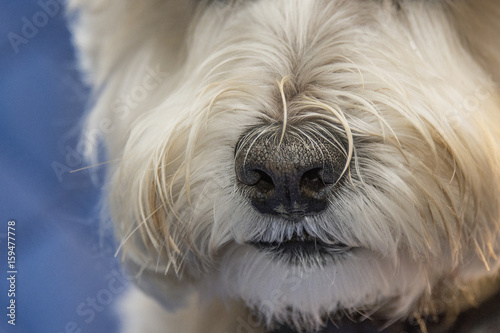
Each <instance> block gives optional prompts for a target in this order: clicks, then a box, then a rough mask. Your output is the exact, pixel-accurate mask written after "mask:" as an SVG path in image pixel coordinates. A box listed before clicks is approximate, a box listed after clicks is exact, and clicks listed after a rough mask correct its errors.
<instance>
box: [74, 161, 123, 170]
mask: <svg viewBox="0 0 500 333" xmlns="http://www.w3.org/2000/svg"><path fill="white" fill-rule="evenodd" d="M122 159H123V158H115V159H114V160H109V161H106V162H101V163H97V164H92V165H88V166H86V167H83V168H80V169H75V170H71V171H70V172H69V173H75V172H79V171H83V170H87V169H90V168H96V167H98V166H101V165H105V164H110V163H114V162H119V161H121V160H122Z"/></svg>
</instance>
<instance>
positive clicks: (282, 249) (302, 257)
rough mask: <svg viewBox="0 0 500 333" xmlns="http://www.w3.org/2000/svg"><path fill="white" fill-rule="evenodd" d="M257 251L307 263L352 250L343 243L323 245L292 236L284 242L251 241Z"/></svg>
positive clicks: (323, 243)
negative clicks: (310, 260)
mask: <svg viewBox="0 0 500 333" xmlns="http://www.w3.org/2000/svg"><path fill="white" fill-rule="evenodd" d="M249 244H251V245H253V246H255V247H256V248H257V249H259V250H261V251H265V252H269V253H271V254H273V255H275V256H277V257H278V258H280V259H287V260H288V261H289V262H290V263H307V261H309V260H308V259H316V260H323V259H327V258H336V257H337V256H339V255H344V254H348V253H349V252H351V250H352V249H353V248H354V247H352V246H349V245H347V244H344V243H340V242H338V243H331V244H328V243H325V242H323V241H321V240H319V239H318V238H315V237H313V236H310V235H300V236H298V235H296V234H295V235H293V236H292V237H291V238H290V239H287V240H284V241H281V242H280V241H275V242H264V241H251V242H249Z"/></svg>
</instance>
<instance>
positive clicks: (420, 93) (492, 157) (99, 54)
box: [70, 0, 500, 332]
mask: <svg viewBox="0 0 500 333" xmlns="http://www.w3.org/2000/svg"><path fill="white" fill-rule="evenodd" d="M398 6H399V8H397V7H398ZM70 10H71V11H73V12H74V13H76V14H77V15H78V19H77V21H76V22H75V28H74V30H75V42H76V44H77V46H78V47H79V50H80V52H81V53H80V54H81V58H82V65H83V67H84V70H85V71H86V73H87V78H88V82H89V83H90V84H91V85H93V87H94V88H95V104H94V106H93V109H92V112H91V113H90V115H89V117H88V121H87V126H86V133H85V134H84V136H83V140H87V141H89V144H96V143H97V142H100V141H102V142H104V144H105V148H106V150H107V153H108V158H109V160H111V161H114V160H116V161H117V162H113V163H111V164H110V166H109V193H110V199H109V205H110V209H111V212H112V218H113V220H114V224H115V229H116V234H117V237H118V239H119V240H120V250H121V253H122V257H123V259H124V264H125V266H126V267H127V269H128V270H129V272H130V274H131V275H132V276H133V277H134V279H135V281H136V284H137V286H138V287H139V288H140V289H141V290H142V291H143V292H145V293H146V294H148V295H149V296H151V297H152V298H154V299H156V300H157V301H158V302H159V303H160V304H162V305H163V307H164V309H166V310H167V311H173V312H172V314H169V315H168V316H167V315H161V314H160V312H161V311H164V310H161V308H160V307H159V306H158V305H156V304H155V303H153V302H152V300H151V299H149V298H148V297H146V296H145V295H144V294H143V295H141V294H140V293H141V292H139V291H134V292H133V293H132V294H131V295H134V296H130V297H129V300H128V301H127V303H128V304H129V305H130V306H129V310H128V312H129V315H128V316H130V318H132V319H130V318H129V319H128V320H129V321H131V322H129V323H128V324H127V325H126V326H127V327H125V329H124V331H125V332H138V331H141V332H146V331H148V332H156V331H158V332H159V331H161V332H232V331H237V330H238V328H240V329H241V327H245V326H244V325H250V324H249V320H248V316H249V315H251V313H252V312H251V311H256V312H257V313H259V314H260V315H263V317H264V318H263V319H262V322H259V324H258V325H255V326H252V327H253V329H255V332H257V331H259V332H260V331H264V330H265V329H267V327H272V326H273V325H274V324H275V323H276V322H283V321H285V322H287V323H289V324H290V325H295V326H296V328H297V329H299V330H300V329H319V328H320V327H321V325H323V320H324V316H325V315H326V314H331V313H335V312H340V313H349V314H350V313H356V312H361V313H365V314H366V315H372V314H374V315H378V316H382V317H383V318H385V319H387V320H388V321H389V322H390V321H395V320H399V319H407V318H410V317H412V316H414V317H416V318H420V317H421V316H424V315H429V314H434V313H436V312H440V311H444V312H452V311H460V310H462V309H463V308H466V307H467V305H464V302H462V301H461V299H459V298H457V299H454V300H451V301H449V302H447V303H446V304H444V306H441V307H440V308H439V309H437V308H438V307H437V306H436V304H437V303H438V302H439V301H440V299H439V295H440V288H441V287H442V286H443V285H446V286H452V289H453V290H456V291H457V292H460V291H461V290H464V289H465V287H464V286H469V287H471V288H472V287H473V286H475V285H478V284H479V283H484V281H485V279H487V280H488V279H489V278H490V277H491V276H493V275H494V273H496V271H497V270H498V268H499V266H500V262H499V260H498V258H497V256H496V253H497V252H498V250H499V248H500V239H499V229H500V228H499V227H500V223H499V213H500V144H499V142H500V125H499V124H500V99H499V97H500V96H499V94H498V92H499V91H498V86H497V84H496V83H495V81H496V80H497V79H499V78H500V72H499V70H498V68H500V60H499V59H500V56H498V55H499V54H500V42H499V41H498V38H497V34H498V31H500V20H498V17H499V15H500V4H497V2H496V1H494V0H481V1H475V2H474V1H467V0H456V1H451V0H450V1H423V0H422V1H417V0H413V1H410V0H402V1H399V2H398V4H397V5H396V4H394V3H393V2H391V1H375V0H374V1H361V0H355V1H345V0H331V1H319V0H318V1H313V0H311V1H307V0H302V1H300V0H273V1H265V0H257V1H234V2H222V1H220V2H217V1H214V2H212V3H208V2H204V1H175V0H144V1H132V0H112V1H111V0H108V1H105V0H92V1H89V0H71V1H70ZM283 99H285V101H286V103H285V105H283ZM261 121H264V122H266V123H267V124H284V125H283V126H284V127H283V128H285V130H286V128H287V126H291V127H300V126H306V125H303V124H305V123H307V124H308V125H307V126H312V129H313V130H314V128H315V126H319V125H318V124H319V123H321V124H323V123H327V124H328V125H324V126H327V127H328V129H329V130H331V131H332V132H335V133H336V135H339V136H341V137H342V138H344V139H345V140H346V141H347V142H349V147H348V150H347V151H345V154H346V155H348V156H349V159H350V168H349V170H348V175H347V176H346V177H349V184H348V185H349V186H345V187H342V189H341V191H340V193H337V194H336V195H335V196H333V195H332V196H331V198H330V205H329V208H328V209H327V211H326V212H324V213H322V214H320V215H318V216H316V217H307V218H305V219H304V221H303V222H302V223H300V224H293V225H291V224H290V223H284V222H283V221H281V220H279V219H277V218H270V217H263V216H262V215H260V214H258V213H257V212H256V211H255V210H254V209H253V208H252V207H251V205H250V204H249V203H248V202H247V200H245V198H244V197H242V195H241V194H240V193H239V192H238V191H237V190H236V178H235V174H234V149H235V145H236V142H237V141H238V138H239V137H240V136H241V135H242V133H243V132H244V131H245V129H246V128H248V127H249V126H250V125H254V124H257V123H259V122H261ZM322 126H323V125H322ZM263 130H264V129H263ZM93 152H94V153H95V150H94V151H89V155H91V156H92V155H93V154H92V153H93ZM94 156H95V154H94ZM301 230H307V232H308V233H309V234H311V235H314V236H316V237H318V238H319V239H325V240H326V238H327V236H334V237H335V239H337V240H339V241H341V242H342V243H345V244H349V245H351V246H357V247H359V248H357V249H355V250H354V251H352V252H351V253H349V255H347V256H344V257H341V258H339V259H338V260H335V261H334V262H331V263H329V264H328V265H326V266H325V265H320V264H314V263H313V264H312V265H306V264H304V265H298V266H293V265H289V264H287V263H285V262H280V261H279V260H276V259H272V258H270V257H269V256H267V255H266V254H264V253H262V252H260V251H258V250H257V249H255V248H254V247H252V246H249V245H246V244H245V243H246V242H247V241H249V240H251V239H254V238H255V237H263V238H264V239H267V240H284V239H287V237H290V236H289V235H291V234H293V233H294V232H301ZM493 289H494V288H487V291H484V292H479V293H477V294H476V295H475V297H477V299H478V300H481V299H483V298H484V297H486V296H487V295H488V294H489V293H491V292H492V291H493ZM485 290H486V289H485ZM200 300H201V302H202V304H203V305H202V306H200V308H198V309H195V308H196V306H195V304H198V301H200ZM221 302H222V303H224V304H226V306H224V305H221ZM441 303H442V302H441ZM244 305H245V306H244ZM214 309H217V310H216V311H217V315H212V314H213V311H214ZM176 311H177V312H176ZM160 317H161V318H160ZM133 318H137V320H135V319H133ZM196 318H199V319H198V320H197V319H196ZM241 318H246V319H241ZM240 319H241V320H240ZM250 321H251V320H250ZM140 323H142V324H140ZM252 323H254V324H255V323H256V321H253V322H252ZM140 325H143V326H140ZM242 325H243V326H242ZM139 326H140V327H143V329H142V328H141V329H139V328H138V327H139ZM146 327H150V328H146ZM154 327H157V328H156V330H155V328H154ZM159 328H163V330H160V329H159ZM245 329H246V328H245Z"/></svg>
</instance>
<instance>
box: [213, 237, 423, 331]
mask: <svg viewBox="0 0 500 333" xmlns="http://www.w3.org/2000/svg"><path fill="white" fill-rule="evenodd" d="M287 251H291V253H296V252H297V249H295V248H294V246H291V249H289V250H288V249H287V250H283V249H282V250H279V251H278V253H274V250H271V251H270V250H269V249H267V248H265V249H262V247H261V246H260V245H257V246H254V245H233V246H231V248H230V249H228V252H227V253H226V254H225V256H224V257H223V260H222V264H221V270H220V271H221V273H220V276H219V277H218V279H221V281H216V284H219V283H220V285H224V286H227V289H225V290H224V292H225V293H227V295H225V296H223V297H230V298H235V297H236V298H242V299H243V300H245V302H246V303H247V305H248V306H249V307H250V308H252V309H254V310H255V311H257V312H258V313H259V314H260V315H261V316H262V317H263V318H264V320H265V321H266V324H267V326H269V327H273V326H275V325H276V324H279V323H288V324H292V325H295V326H296V327H295V328H296V329H297V330H306V331H315V330H318V329H319V328H320V327H321V326H322V325H323V324H324V321H325V320H326V319H328V318H330V319H331V315H333V314H336V315H337V316H338V315H340V314H347V315H349V316H350V317H351V318H354V317H363V316H366V317H370V318H380V319H382V320H384V319H387V318H390V319H391V320H394V318H398V317H404V316H405V315H406V314H407V313H408V312H409V310H410V309H411V308H412V307H413V306H415V303H416V302H417V300H418V297H419V296H420V295H421V294H422V293H423V292H424V291H425V289H426V288H427V287H428V285H429V273H430V272H429V271H427V269H426V268H425V267H423V266H422V265H419V264H416V263H415V262H414V261H413V260H411V259H410V258H407V257H406V258H405V256H404V255H403V256H402V257H400V258H399V261H398V262H394V261H392V260H390V259H387V258H384V257H381V256H380V255H377V254H376V253H373V252H371V251H370V250H367V249H363V248H350V249H346V248H343V249H342V250H340V251H337V250H333V251H329V250H326V249H325V250H314V251H311V252H309V253H302V250H300V251H301V252H300V253H299V254H300V256H301V258H302V259H301V260H300V263H299V262H298V260H291V259H290V258H291V253H283V252H287ZM323 251H324V252H325V253H322V252H323ZM337 252H338V253H337ZM332 299H335V302H332Z"/></svg>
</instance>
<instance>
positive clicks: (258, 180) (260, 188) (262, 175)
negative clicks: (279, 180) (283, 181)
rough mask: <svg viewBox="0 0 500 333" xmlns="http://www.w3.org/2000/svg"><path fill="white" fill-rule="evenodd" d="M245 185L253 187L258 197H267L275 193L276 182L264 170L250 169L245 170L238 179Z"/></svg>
mask: <svg viewBox="0 0 500 333" xmlns="http://www.w3.org/2000/svg"><path fill="white" fill-rule="evenodd" d="M238 179H239V181H240V182H242V183H243V184H245V185H247V186H250V187H252V188H253V189H254V190H255V191H256V194H257V196H258V197H261V198H263V197H266V196H269V195H271V194H272V192H273V191H274V182H273V179H272V177H271V176H270V175H269V174H268V173H266V172H265V171H263V170H259V169H250V170H243V171H242V172H241V174H239V177H238Z"/></svg>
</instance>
